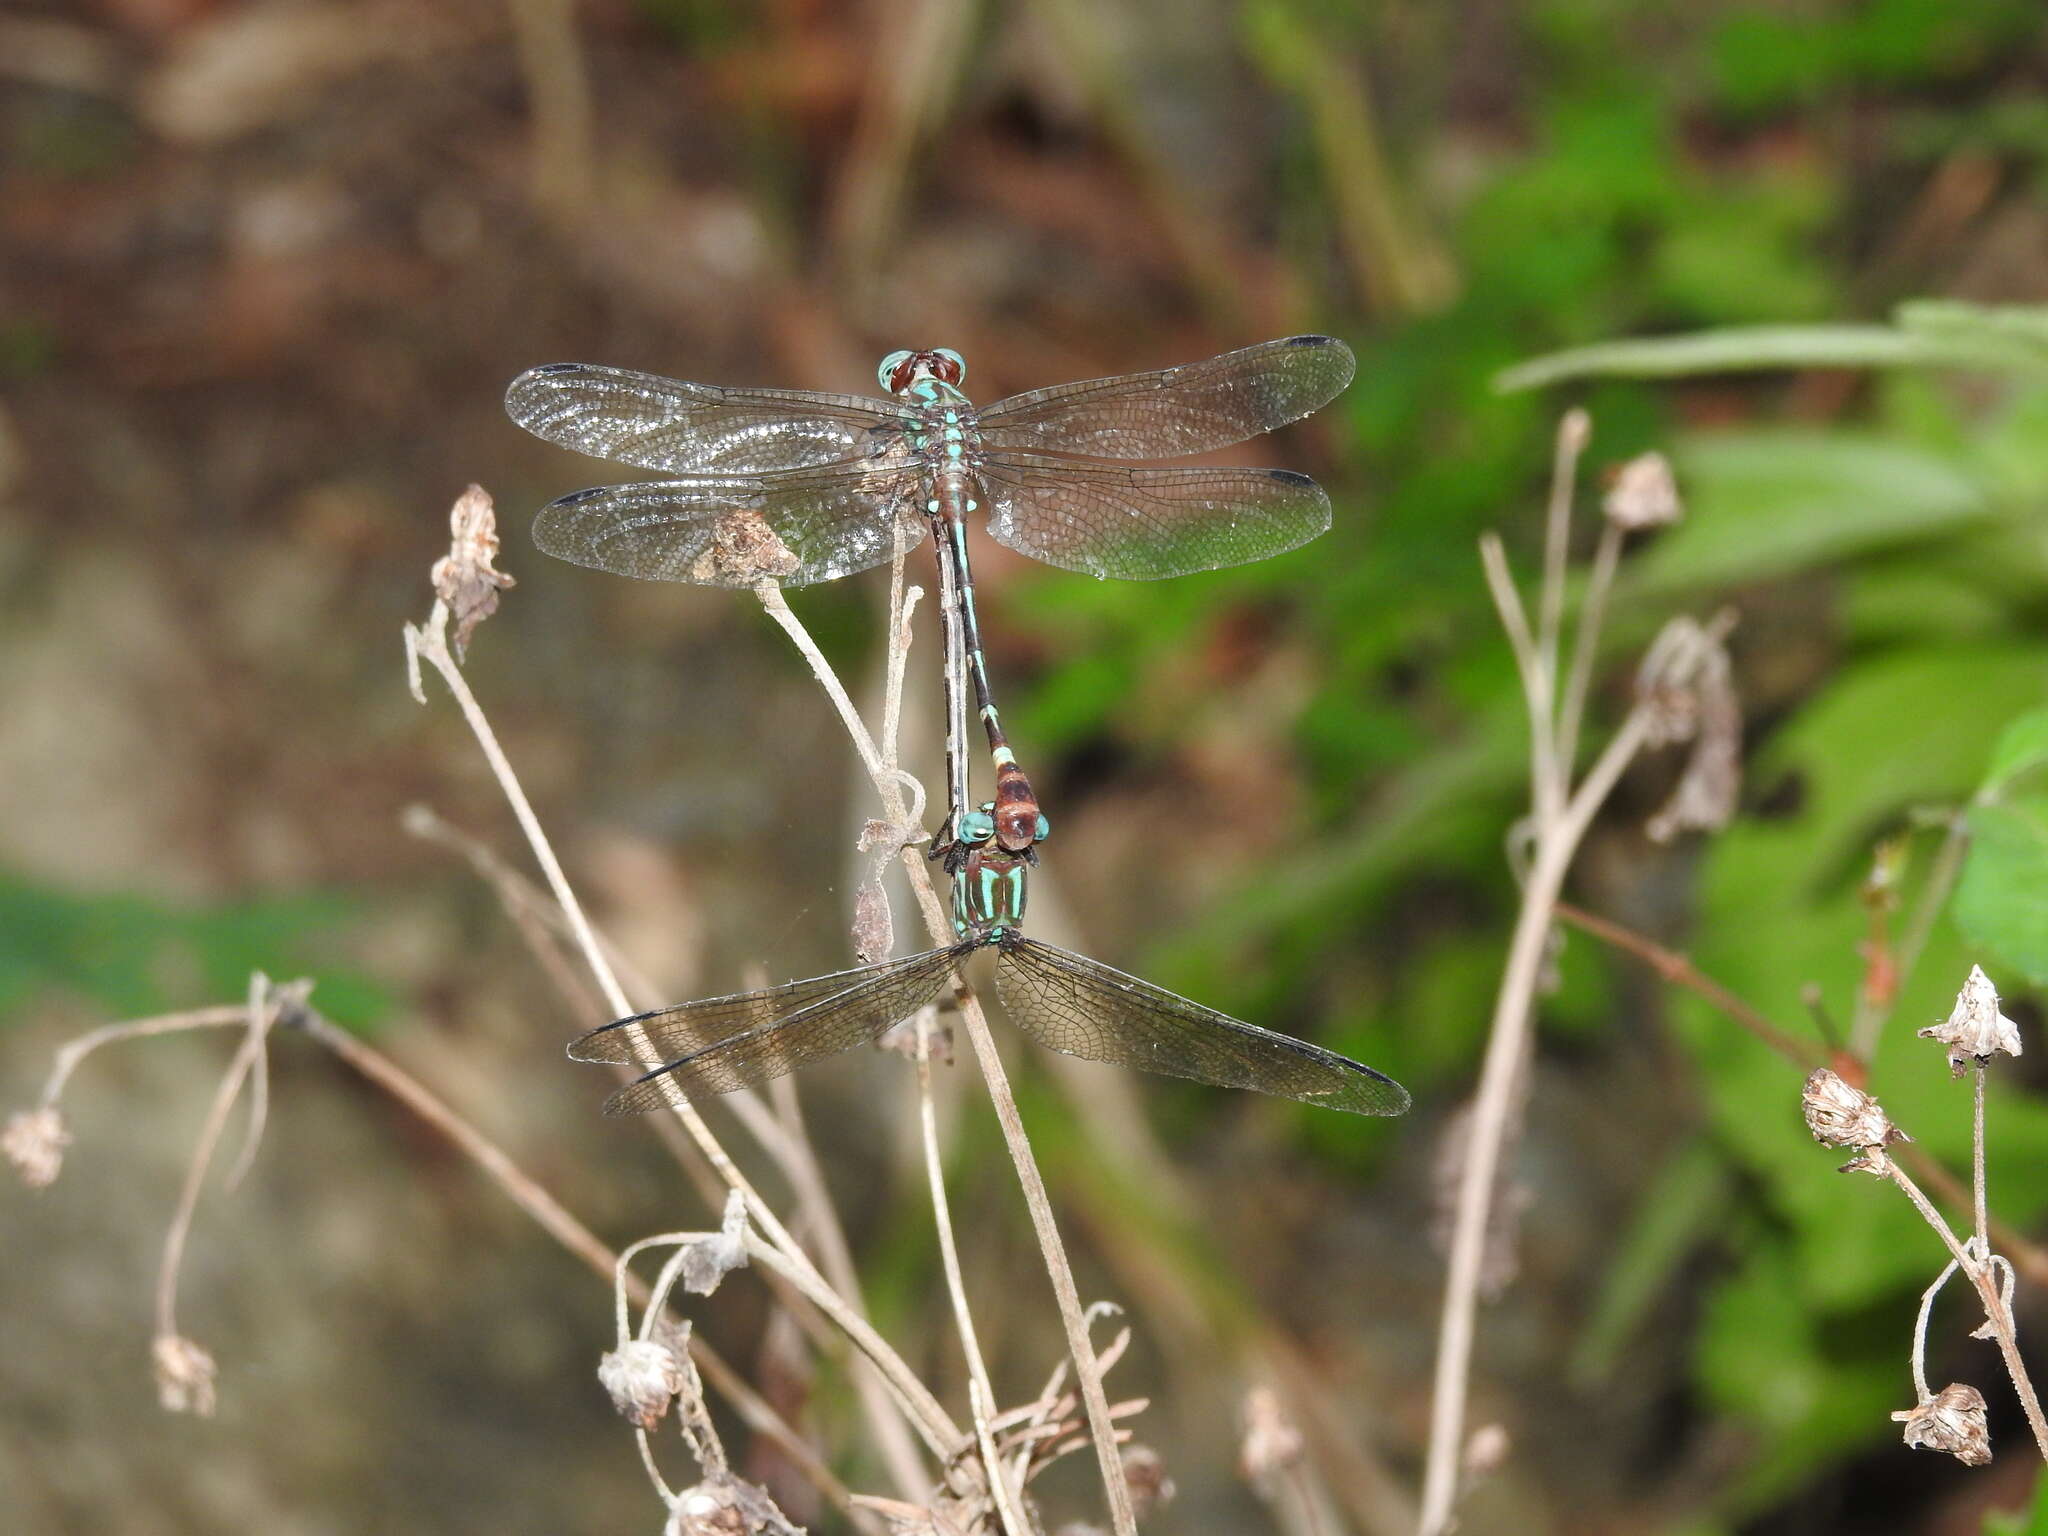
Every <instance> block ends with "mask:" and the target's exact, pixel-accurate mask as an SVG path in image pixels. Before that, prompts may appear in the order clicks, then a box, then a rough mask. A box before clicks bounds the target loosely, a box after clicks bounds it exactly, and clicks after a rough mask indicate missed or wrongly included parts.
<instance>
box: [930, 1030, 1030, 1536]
mask: <svg viewBox="0 0 2048 1536" xmlns="http://www.w3.org/2000/svg"><path fill="white" fill-rule="evenodd" d="M916 1028H917V1109H918V1116H917V1118H918V1128H919V1130H920V1132H921V1133H922V1139H923V1142H924V1170H925V1180H926V1182H927V1183H928V1184H929V1185H930V1187H931V1197H932V1221H933V1225H934V1226H935V1227H936V1228H937V1229H938V1234H939V1259H940V1263H941V1265H942V1266H943V1268H944V1269H945V1273H946V1293H947V1295H948V1296H949V1297H951V1299H952V1302H953V1326H954V1328H955V1330H956V1331H957V1332H958V1333H959V1335H960V1352H961V1354H962V1356H963V1357H964V1358H965V1359H966V1362H967V1382H968V1407H969V1409H970V1416H971V1417H972V1418H973V1420H974V1437H975V1439H976V1441H977V1442H979V1444H980V1446H981V1461H982V1466H983V1467H984V1468H985V1469H986V1472H987V1475H988V1491H989V1496H990V1498H992V1499H993V1500H994V1501H995V1507H996V1515H997V1518H998V1519H999V1520H1000V1521H1001V1522H1002V1527H1003V1530H1004V1531H1006V1532H1008V1533H1009V1536H1030V1529H1031V1528H1030V1527H1029V1526H1028V1525H1027V1524H1025V1522H1024V1518H1023V1516H1022V1515H1020V1514H1019V1513H1018V1512H1017V1507H1016V1503H1015V1497H1014V1495H1013V1493H1012V1491H1011V1488H1010V1485H1009V1479H1008V1477H1006V1476H1005V1475H1004V1466H1003V1460H1002V1458H1001V1457H1000V1456H998V1455H997V1454H996V1445H995V1437H994V1435H993V1433H992V1432H991V1431H990V1429H989V1416H990V1415H991V1414H993V1413H994V1412H995V1411H996V1393H995V1388H994V1387H993V1386H991V1385H990V1384H989V1379H988V1365H987V1363H986V1362H985V1361H984V1360H983V1359H982V1357H981V1340H980V1339H979V1338H977V1337H976V1335H975V1331H974V1314H973V1313H972V1311H970V1310H969V1308H968V1305H967V1285H966V1282H965V1281H964V1280H963V1279H962V1278H961V1274H960V1248H959V1245H958V1243H956V1242H955V1241H954V1238H953V1216H952V1208H951V1206H950V1205H949V1204H948V1202H947V1200H946V1176H945V1171H944V1169H943V1168H942V1167H941V1166H940V1164H939V1119H938V1111H937V1108H936V1106H935V1105H934V1104H933V1103H932V1055H931V1027H930V1024H929V1022H928V1020H927V1019H925V1018H922V1017H921V1018H919V1019H918V1021H917V1024H916Z"/></svg>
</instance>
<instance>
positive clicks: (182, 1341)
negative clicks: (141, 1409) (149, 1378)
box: [149, 1333, 219, 1419]
mask: <svg viewBox="0 0 2048 1536" xmlns="http://www.w3.org/2000/svg"><path fill="white" fill-rule="evenodd" d="M149 1353H150V1359H151V1362H152V1363H153V1364H154V1366H155V1368H156V1400H157V1402H158V1404H159V1405H161V1407H162V1408H163V1410H164V1412H166V1413H193V1414H197V1415H198V1416H199V1417H200V1418H202V1419H210V1418H212V1417H213V1409H214V1390H213V1382H214V1377H215V1376H216V1375H218V1374H219V1368H218V1367H216V1366H215V1365H214V1363H213V1356H212V1355H209V1354H208V1353H207V1352H206V1351H205V1350H204V1349H201V1348H200V1347H199V1346H198V1345H197V1344H195V1343H193V1342H192V1340H190V1339H188V1338H186V1337H185V1336H184V1335H183V1334H178V1333H160V1334H158V1335H157V1336H156V1339H155V1340H154V1342H152V1343H151V1345H150V1349H149Z"/></svg>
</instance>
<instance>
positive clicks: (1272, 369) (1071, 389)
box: [976, 336, 1357, 459]
mask: <svg viewBox="0 0 2048 1536" xmlns="http://www.w3.org/2000/svg"><path fill="white" fill-rule="evenodd" d="M1356 368H1357V362H1356V360H1355V359H1354V358H1353V357H1352V355H1351V349H1350V348H1349V347H1347V346H1345V345H1344V343H1343V342H1341V341H1339V340H1337V339H1336V338H1335V337H1334V336H1289V337H1287V338H1285V339H1284V340H1281V341H1265V342H1261V343H1259V345H1257V346H1255V347H1244V348H1241V349H1240V350H1238V351H1236V352H1226V353H1224V354H1223V355H1222V356H1221V357H1212V358H1210V359H1209V360H1208V361H1207V362H1201V363H1189V364H1187V365H1186V366H1184V367H1180V368H1162V369H1160V370H1159V371H1158V372H1156V373H1127V374H1124V375H1122V376H1121V377H1119V378H1114V379H1086V380H1083V381H1082V382H1080V383H1078V384H1058V385H1055V386H1053V387H1052V388H1051V389H1034V390H1032V391H1031V392H1030V393H1029V394H1023V395H1012V396H1010V398H1009V399H1007V400H998V401H997V402H996V403H995V404H994V405H991V406H989V407H988V408H987V409H986V410H983V411H980V412H977V413H976V420H977V422H978V423H979V425H980V429H981V440H982V443H983V444H984V446H986V447H988V448H991V449H995V450H997V451H1008V450H1017V451H1023V452H1046V451H1051V452H1057V453H1086V454H1093V455H1095V456H1097V457H1099V458H1105V459H1176V458H1179V457H1180V456H1181V455H1182V454H1187V453H1207V452H1209V451H1210V450H1212V449H1215V448H1227V447H1229V446H1230V445H1231V444H1232V443H1241V442H1243V441H1244V440H1245V439H1246V438H1248V437H1257V436H1258V435H1259V434H1260V433H1261V432H1270V431H1272V430H1273V428H1275V427H1279V426H1285V425H1286V424H1287V423H1288V422H1290V421H1297V420H1299V419H1300V418H1301V417H1303V416H1306V415H1308V413H1309V412H1310V411H1314V410H1319V409H1321V408H1322V407H1323V406H1325V405H1328V404H1329V403H1330V402H1331V401H1332V400H1334V399H1335V398H1336V397H1337V396H1338V395H1339V394H1340V393H1342V392H1343V389H1344V386H1345V385H1347V384H1349V383H1350V382H1351V375H1352V373H1353V372H1354V371H1355V370H1356Z"/></svg>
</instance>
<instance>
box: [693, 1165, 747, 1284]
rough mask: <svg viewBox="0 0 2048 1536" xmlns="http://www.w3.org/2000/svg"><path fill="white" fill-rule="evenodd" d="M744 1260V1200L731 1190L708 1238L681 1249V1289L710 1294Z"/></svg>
mask: <svg viewBox="0 0 2048 1536" xmlns="http://www.w3.org/2000/svg"><path fill="white" fill-rule="evenodd" d="M746 1262H747V1202H746V1197H745V1196H743V1195H741V1194H740V1192H739V1191H738V1190H734V1191H733V1192H732V1193H731V1194H730V1195H728V1196H727V1197H726V1201H725V1220H724V1222H723V1223H722V1224H721V1225H720V1227H719V1230H718V1231H717V1232H716V1233H715V1234H714V1235H712V1236H710V1237H700V1238H699V1239H697V1241H696V1242H694V1243H691V1244H689V1245H688V1246H687V1247H686V1248H684V1250H683V1289H684V1290H686V1291H692V1292H694V1293H696V1294H697V1295H699V1296H709V1295H710V1294H711V1293H712V1292H713V1291H715V1290H717V1289H718V1282H719V1281H721V1280H723V1279H724V1278H725V1277H726V1276H727V1275H729V1274H731V1273H732V1272H733V1271H734V1270H736V1269H740V1268H743V1267H744V1266H745V1264H746Z"/></svg>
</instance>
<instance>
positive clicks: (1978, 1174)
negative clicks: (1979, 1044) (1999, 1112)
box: [1970, 1061, 1991, 1263]
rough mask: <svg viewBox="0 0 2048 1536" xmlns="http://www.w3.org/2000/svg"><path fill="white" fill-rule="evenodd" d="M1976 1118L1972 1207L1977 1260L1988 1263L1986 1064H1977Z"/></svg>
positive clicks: (1989, 1243) (1973, 1139)
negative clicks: (1985, 1151)
mask: <svg viewBox="0 0 2048 1536" xmlns="http://www.w3.org/2000/svg"><path fill="white" fill-rule="evenodd" d="M1976 1077H1977V1082H1976V1089H1977V1092H1976V1118H1975V1122H1974V1124H1973V1126H1972V1134H1971V1140H1970V1192H1971V1194H1972V1195H1973V1196H1974V1197H1975V1198H1974V1200H1973V1201H1972V1205H1973V1206H1974V1208H1975V1214H1976V1217H1977V1258H1978V1259H1979V1260H1980V1261H1982V1262H1986V1263H1988V1262H1989V1261H1990V1258H1991V1216H1990V1212H1989V1210H1987V1209H1986V1199H1987V1197H1986V1194H1985V1187H1984V1063H1983V1062H1982V1061H1979V1062H1977V1064H1976Z"/></svg>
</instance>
